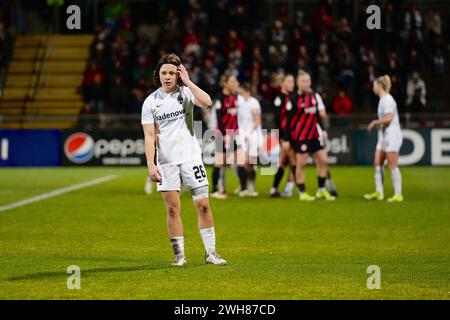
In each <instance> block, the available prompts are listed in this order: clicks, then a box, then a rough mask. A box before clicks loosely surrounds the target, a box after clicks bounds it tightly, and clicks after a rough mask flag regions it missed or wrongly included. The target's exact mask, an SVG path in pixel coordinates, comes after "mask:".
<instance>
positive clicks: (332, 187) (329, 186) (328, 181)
mask: <svg viewBox="0 0 450 320" xmlns="http://www.w3.org/2000/svg"><path fill="white" fill-rule="evenodd" d="M324 112H325V114H326V110H324ZM317 130H318V131H319V141H320V143H321V144H322V145H323V146H326V143H327V141H326V140H324V138H323V135H322V128H321V127H320V125H319V124H317ZM327 138H328V136H327ZM325 151H327V149H326V148H325ZM327 153H328V151H327ZM313 160H314V161H315V166H316V168H317V167H318V166H319V163H318V162H317V161H318V159H317V158H316V159H313ZM325 188H326V189H327V190H328V191H329V192H330V194H331V195H332V196H334V197H337V195H338V194H337V190H336V186H335V185H334V182H333V178H332V177H331V172H330V167H328V170H327V179H326V180H325Z"/></svg>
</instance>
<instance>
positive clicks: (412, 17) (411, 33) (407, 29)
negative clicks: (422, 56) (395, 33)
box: [403, 4, 423, 46]
mask: <svg viewBox="0 0 450 320" xmlns="http://www.w3.org/2000/svg"><path fill="white" fill-rule="evenodd" d="M422 23H423V18H422V15H421V13H420V11H419V10H417V7H416V6H415V5H414V4H412V5H411V6H410V7H409V10H408V11H407V12H406V13H405V18H404V29H403V35H404V40H406V41H407V42H409V44H410V45H412V46H417V45H420V44H421V43H422V41H423V35H422Z"/></svg>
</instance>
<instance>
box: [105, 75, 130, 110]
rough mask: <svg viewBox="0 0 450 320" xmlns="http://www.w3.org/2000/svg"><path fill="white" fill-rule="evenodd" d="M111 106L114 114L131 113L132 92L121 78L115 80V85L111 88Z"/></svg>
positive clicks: (109, 96)
mask: <svg viewBox="0 0 450 320" xmlns="http://www.w3.org/2000/svg"><path fill="white" fill-rule="evenodd" d="M108 98H109V105H110V106H111V109H112V111H113V112H114V113H119V114H123V113H127V112H128V111H129V103H130V91H129V89H128V87H127V86H126V85H125V83H124V80H123V78H122V77H121V76H116V77H115V78H114V83H113V85H112V86H110V87H109V93H108Z"/></svg>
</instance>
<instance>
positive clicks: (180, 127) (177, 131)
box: [141, 54, 226, 266]
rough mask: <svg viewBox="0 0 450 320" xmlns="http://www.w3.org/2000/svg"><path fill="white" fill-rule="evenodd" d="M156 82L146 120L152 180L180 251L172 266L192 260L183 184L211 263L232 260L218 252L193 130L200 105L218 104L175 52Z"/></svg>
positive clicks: (144, 115) (157, 73)
mask: <svg viewBox="0 0 450 320" xmlns="http://www.w3.org/2000/svg"><path fill="white" fill-rule="evenodd" d="M154 82H155V85H157V86H158V87H159V88H158V89H157V90H156V91H154V92H153V93H152V94H150V95H149V96H148V97H147V98H146V99H145V101H144V104H143V106H142V121H141V122H142V125H143V130H144V136H145V155H146V157H147V166H148V171H149V175H150V177H151V180H152V181H154V182H157V189H158V191H159V192H161V194H162V198H163V200H164V204H165V207H166V211H167V230H168V233H169V237H170V243H171V245H172V249H173V252H174V254H175V259H174V261H173V263H172V265H173V266H184V265H185V264H186V258H185V254H184V235H183V233H184V230H183V224H182V221H181V215H180V195H179V192H180V188H181V183H182V182H183V183H184V185H186V186H187V187H188V188H189V189H190V190H191V194H192V199H193V201H194V205H195V207H196V209H197V213H198V228H199V231H200V235H201V238H202V240H203V244H204V247H205V251H206V256H205V261H206V263H212V264H215V265H223V264H226V261H225V260H224V259H222V258H221V257H220V256H219V254H218V253H217V252H216V237H215V231H214V221H213V216H212V213H211V209H210V206H209V200H208V179H207V177H206V171H205V168H204V165H203V161H202V157H201V155H202V153H201V149H200V145H199V143H198V141H197V138H196V137H195V134H194V131H193V111H194V105H197V106H199V107H202V108H208V107H210V106H211V105H212V101H211V98H210V97H209V95H208V94H207V93H206V92H204V91H203V90H202V89H200V88H199V87H198V86H197V85H195V84H194V83H192V82H191V80H190V79H189V75H188V72H187V71H186V69H185V67H184V66H183V65H182V64H181V60H180V58H179V57H178V56H176V55H175V54H166V55H164V56H163V57H162V58H161V59H160V60H159V62H158V65H157V67H156V69H155V72H154ZM155 143H156V150H157V163H156V164H155Z"/></svg>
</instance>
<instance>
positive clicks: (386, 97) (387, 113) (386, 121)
mask: <svg viewBox="0 0 450 320" xmlns="http://www.w3.org/2000/svg"><path fill="white" fill-rule="evenodd" d="M390 90H391V79H390V78H389V76H388V75H384V76H381V77H378V78H377V79H375V81H374V82H373V92H374V93H375V94H376V95H377V96H379V97H380V101H379V102H378V119H377V120H373V121H371V122H370V124H369V125H368V127H367V129H368V130H369V132H370V131H372V129H373V128H374V127H376V126H379V132H378V143H377V147H376V151H375V159H374V165H375V187H376V190H375V192H374V193H370V194H366V195H364V198H366V199H367V200H375V199H376V200H383V199H384V190H383V180H384V179H383V164H384V161H385V160H387V165H388V168H389V171H391V180H392V184H393V185H394V196H393V197H391V198H389V199H388V202H401V201H403V195H402V176H401V174H400V170H399V168H398V166H397V161H398V155H399V152H400V148H401V146H402V142H403V137H402V131H401V128H400V121H399V117H398V111H397V103H396V102H395V100H394V98H393V97H392V96H391V95H390V94H389V91H390Z"/></svg>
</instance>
